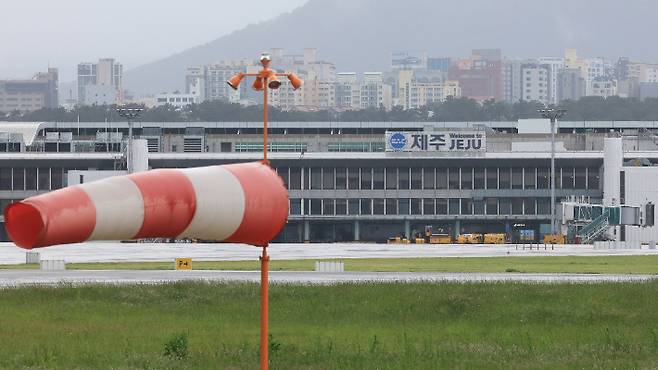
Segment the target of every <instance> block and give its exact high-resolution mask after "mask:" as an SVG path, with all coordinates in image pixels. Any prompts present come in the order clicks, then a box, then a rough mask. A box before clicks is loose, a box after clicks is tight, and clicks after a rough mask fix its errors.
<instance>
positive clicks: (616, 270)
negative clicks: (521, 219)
mask: <svg viewBox="0 0 658 370" xmlns="http://www.w3.org/2000/svg"><path fill="white" fill-rule="evenodd" d="M344 261H345V269H346V270H347V271H381V272H525V273H586V274H658V255H650V256H592V257H589V256H588V257H575V256H557V257H552V256H537V257H532V256H531V257H482V258H480V257H469V258H390V259H389V258H380V259H345V260H344ZM314 263H315V260H272V261H271V263H270V268H271V270H272V271H311V270H313V269H314ZM192 265H193V268H194V269H195V270H240V271H245V270H251V271H253V270H258V269H259V267H260V265H259V262H258V261H255V260H254V261H217V262H201V261H193V263H192ZM173 266H174V264H173V262H119V263H73V264H67V268H68V269H74V270H170V269H173ZM9 268H38V265H2V266H0V269H9Z"/></svg>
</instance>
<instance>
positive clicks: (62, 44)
mask: <svg viewBox="0 0 658 370" xmlns="http://www.w3.org/2000/svg"><path fill="white" fill-rule="evenodd" d="M306 1H307V0H240V1H238V0H185V1H172V0H110V1H98V0H19V1H9V0H0V15H2V17H1V18H2V20H1V21H0V80H1V79H6V78H29V77H32V75H33V74H34V73H35V72H37V71H45V69H46V68H47V66H48V64H49V63H50V65H51V66H53V67H58V68H59V71H60V81H71V80H74V79H75V67H76V65H77V64H78V63H79V62H82V61H96V60H98V59H99V58H104V57H114V58H116V59H118V60H119V61H120V62H122V63H123V64H124V68H125V69H130V68H133V67H136V66H138V65H140V64H143V63H146V62H150V61H153V60H156V59H159V58H162V57H165V56H168V55H171V54H173V53H177V52H180V51H182V50H184V49H187V48H189V47H192V46H196V45H199V44H203V43H206V42H208V41H211V40H213V39H215V38H218V37H220V36H222V35H225V34H227V33H230V32H231V31H234V30H237V29H240V28H242V27H244V26H246V25H248V24H250V23H256V22H260V21H264V20H267V19H270V18H274V17H275V16H277V15H278V14H281V13H285V12H288V11H291V10H292V9H294V8H296V7H298V6H300V5H302V4H304V3H305V2H306Z"/></svg>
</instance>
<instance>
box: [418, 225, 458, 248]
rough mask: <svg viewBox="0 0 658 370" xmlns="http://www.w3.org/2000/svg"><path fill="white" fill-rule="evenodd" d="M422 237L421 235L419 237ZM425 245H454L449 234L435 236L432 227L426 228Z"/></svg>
mask: <svg viewBox="0 0 658 370" xmlns="http://www.w3.org/2000/svg"><path fill="white" fill-rule="evenodd" d="M419 236H420V235H419ZM424 240H425V243H428V244H450V243H452V237H451V236H450V235H448V234H441V233H439V234H435V233H434V230H433V228H432V226H429V225H428V226H425V235H424Z"/></svg>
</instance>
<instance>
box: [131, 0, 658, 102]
mask: <svg viewBox="0 0 658 370" xmlns="http://www.w3.org/2000/svg"><path fill="white" fill-rule="evenodd" d="M657 12H658V5H657V4H656V3H655V1H654V0H626V1H621V0H552V1H539V0H496V1H491V0H461V1H445V0H310V1H309V2H308V3H306V4H305V5H304V6H301V7H299V8H297V9H295V10H293V11H292V12H289V13H285V14H282V15H280V16H278V17H276V18H274V19H272V20H270V21H267V22H262V23H258V24H252V25H249V26H247V27H245V28H243V29H241V30H239V31H235V32H233V33H231V34H228V35H226V36H223V37H220V38H218V39H216V40H214V41H211V42H209V43H207V44H204V45H200V46H197V47H193V48H191V49H188V50H185V51H182V52H180V53H178V54H175V55H172V56H170V57H167V58H165V59H162V60H158V61H155V62H152V63H148V64H145V65H142V66H140V67H137V68H134V69H132V70H129V71H127V72H126V74H125V86H126V87H127V88H128V89H130V90H131V91H135V92H139V93H156V92H162V91H165V90H169V91H171V90H174V89H182V88H183V84H184V73H185V69H186V67H188V66H196V65H202V64H206V63H211V62H216V61H218V60H221V59H238V58H245V57H254V58H257V57H258V55H259V54H260V53H261V52H262V51H266V50H269V49H270V48H272V47H281V48H284V49H285V51H286V52H288V53H300V52H301V49H302V48H304V47H316V48H318V56H319V57H320V58H321V59H323V60H327V61H332V62H335V63H336V66H337V70H339V71H372V70H383V69H387V68H388V67H389V65H390V53H391V51H395V50H426V51H427V52H428V54H429V55H430V56H467V55H470V51H471V49H477V48H499V49H502V51H503V54H504V55H507V56H514V57H516V56H518V57H533V56H535V57H538V56H559V55H563V51H564V49H565V48H577V49H578V52H579V54H580V55H583V56H591V57H595V56H603V57H609V58H617V57H619V56H629V57H631V58H633V59H637V60H646V61H658V49H657V48H655V47H650V46H651V45H652V44H653V40H656V39H658V22H655V15H656V13H657ZM223 16H224V15H218V21H221V18H222V17H223Z"/></svg>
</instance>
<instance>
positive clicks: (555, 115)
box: [539, 108, 567, 235]
mask: <svg viewBox="0 0 658 370" xmlns="http://www.w3.org/2000/svg"><path fill="white" fill-rule="evenodd" d="M566 112H567V110H566V109H560V108H548V109H539V113H540V114H541V116H542V117H544V118H548V119H549V120H551V234H552V235H555V234H556V231H555V122H557V120H558V119H560V118H562V116H563V115H564V114H565V113H566Z"/></svg>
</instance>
